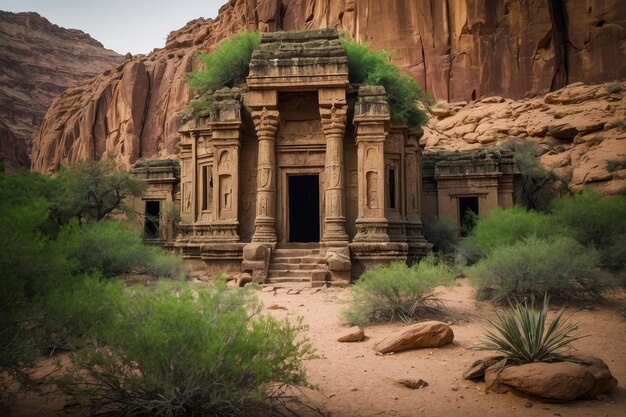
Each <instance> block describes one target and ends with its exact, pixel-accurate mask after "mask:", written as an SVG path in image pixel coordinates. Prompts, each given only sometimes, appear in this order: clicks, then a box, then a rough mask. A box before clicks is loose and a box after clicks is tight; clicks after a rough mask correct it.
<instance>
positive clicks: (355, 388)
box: [350, 387, 359, 392]
mask: <svg viewBox="0 0 626 417" xmlns="http://www.w3.org/2000/svg"><path fill="white" fill-rule="evenodd" d="M358 390H359V389H358V388H357V387H350V391H352V392H354V391H358Z"/></svg>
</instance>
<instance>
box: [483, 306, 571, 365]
mask: <svg viewBox="0 0 626 417" xmlns="http://www.w3.org/2000/svg"><path fill="white" fill-rule="evenodd" d="M548 304H549V298H548V297H545V298H544V300H543V307H542V309H541V311H536V310H535V306H534V301H533V302H531V305H530V307H529V306H528V302H527V301H524V304H521V303H519V302H518V303H516V304H515V305H511V309H510V310H509V311H506V312H504V313H500V312H497V311H496V313H495V314H496V317H495V319H490V320H489V325H490V328H488V329H487V333H486V335H485V339H483V340H482V342H483V344H482V345H479V346H477V347H476V349H477V350H489V351H495V352H499V353H501V354H502V355H503V356H504V357H503V359H502V361H501V362H500V364H499V366H501V367H502V366H505V365H508V364H515V365H522V364H525V363H531V362H549V361H554V360H562V359H564V358H565V357H564V356H563V355H561V354H560V353H558V351H559V350H560V349H562V348H564V347H567V346H568V345H570V344H571V343H572V342H574V341H576V340H578V339H580V338H581V337H582V336H576V335H572V332H574V331H576V330H577V329H578V326H577V325H576V324H574V323H571V322H570V321H569V319H570V317H571V316H570V317H567V318H565V319H563V313H564V312H565V307H563V308H561V310H560V311H559V312H558V313H557V314H556V316H554V319H553V320H552V323H551V324H550V325H549V326H548V325H547V323H546V321H547V317H548ZM479 362H480V361H479Z"/></svg>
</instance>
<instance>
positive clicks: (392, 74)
mask: <svg viewBox="0 0 626 417" xmlns="http://www.w3.org/2000/svg"><path fill="white" fill-rule="evenodd" d="M341 43H342V45H343V47H344V48H345V49H346V54H347V56H348V78H349V80H350V82H351V83H353V84H368V85H382V86H383V87H385V91H386V92H387V99H388V101H389V108H390V111H391V119H392V120H393V121H394V122H395V123H403V124H407V125H408V126H409V127H415V126H421V125H423V124H424V123H426V120H427V119H428V117H427V115H426V113H424V112H423V111H422V110H420V109H419V108H418V106H417V103H418V101H420V100H421V99H423V94H422V90H421V89H420V87H419V86H418V85H417V82H416V81H415V80H414V79H413V78H411V77H410V76H409V75H408V74H406V73H405V72H403V71H402V70H401V69H400V68H398V67H397V66H395V65H394V64H392V63H391V61H390V58H389V56H388V55H387V53H386V52H385V51H384V50H380V51H372V50H371V49H370V47H369V45H367V44H359V43H356V42H352V41H349V40H347V39H342V40H341Z"/></svg>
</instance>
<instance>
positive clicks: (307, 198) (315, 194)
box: [287, 175, 320, 243]
mask: <svg viewBox="0 0 626 417" xmlns="http://www.w3.org/2000/svg"><path fill="white" fill-rule="evenodd" d="M287 178H288V181H289V242H305V243H306V242H319V241H320V185H319V176H318V175H289V176H288V177H287Z"/></svg>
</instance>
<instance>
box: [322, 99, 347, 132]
mask: <svg viewBox="0 0 626 417" xmlns="http://www.w3.org/2000/svg"><path fill="white" fill-rule="evenodd" d="M346 115H347V106H346V103H345V100H344V101H336V102H332V103H330V104H324V105H320V116H321V119H322V130H323V131H324V135H326V136H340V137H343V134H344V132H345V130H346V120H347V116H346Z"/></svg>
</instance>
